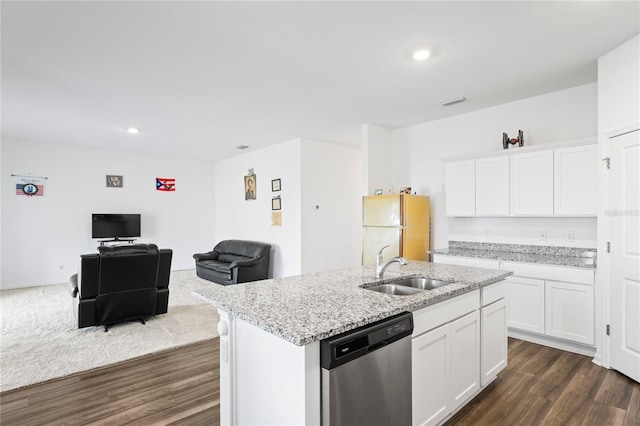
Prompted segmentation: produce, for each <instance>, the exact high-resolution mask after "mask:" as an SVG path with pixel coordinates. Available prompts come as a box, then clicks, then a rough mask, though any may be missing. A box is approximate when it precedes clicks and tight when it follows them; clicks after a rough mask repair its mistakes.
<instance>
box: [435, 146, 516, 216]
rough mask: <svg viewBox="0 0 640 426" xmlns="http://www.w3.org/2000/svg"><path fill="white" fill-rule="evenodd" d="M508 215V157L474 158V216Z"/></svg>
mask: <svg viewBox="0 0 640 426" xmlns="http://www.w3.org/2000/svg"><path fill="white" fill-rule="evenodd" d="M447 195H448V194H447ZM508 215H509V157H508V156H506V155H505V156H501V157H489V158H481V159H478V160H476V216H508Z"/></svg>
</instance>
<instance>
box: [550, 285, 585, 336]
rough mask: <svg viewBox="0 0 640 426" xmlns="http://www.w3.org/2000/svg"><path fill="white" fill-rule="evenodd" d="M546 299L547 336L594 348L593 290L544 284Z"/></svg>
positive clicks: (581, 286) (576, 286)
mask: <svg viewBox="0 0 640 426" xmlns="http://www.w3.org/2000/svg"><path fill="white" fill-rule="evenodd" d="M545 298H546V318H545V328H546V333H547V334H548V335H549V336H553V337H559V338H561V339H568V340H573V341H576V342H580V343H586V344H588V345H593V344H594V301H593V287H592V286H590V285H582V284H573V283H564V282H556V281H547V282H546V295H545Z"/></svg>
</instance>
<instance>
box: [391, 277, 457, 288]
mask: <svg viewBox="0 0 640 426" xmlns="http://www.w3.org/2000/svg"><path fill="white" fill-rule="evenodd" d="M390 284H395V285H399V286H407V287H411V288H416V289H421V290H433V289H435V288H438V287H443V286H445V285H449V284H453V281H441V280H434V279H433V278H425V277H408V278H399V279H397V280H393V281H392V282H391V283H390Z"/></svg>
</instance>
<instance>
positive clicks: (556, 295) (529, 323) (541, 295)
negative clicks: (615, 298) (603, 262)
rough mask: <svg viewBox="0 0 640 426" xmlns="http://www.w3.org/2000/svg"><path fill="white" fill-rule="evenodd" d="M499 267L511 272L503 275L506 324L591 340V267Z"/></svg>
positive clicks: (582, 341) (589, 342)
mask: <svg viewBox="0 0 640 426" xmlns="http://www.w3.org/2000/svg"><path fill="white" fill-rule="evenodd" d="M501 268H502V269H510V270H512V271H513V272H514V276H511V277H508V278H507V281H508V283H509V327H510V328H512V329H515V330H523V331H528V332H533V333H537V334H540V335H544V336H550V337H554V338H558V339H563V340H567V341H569V342H575V343H580V344H584V345H589V346H592V345H594V344H595V302H594V272H593V271H592V270H587V269H582V270H580V269H571V268H561V267H553V266H538V265H535V266H534V265H524V264H516V263H507V262H504V263H503V265H501ZM523 275H524V276H523ZM530 277H535V278H530Z"/></svg>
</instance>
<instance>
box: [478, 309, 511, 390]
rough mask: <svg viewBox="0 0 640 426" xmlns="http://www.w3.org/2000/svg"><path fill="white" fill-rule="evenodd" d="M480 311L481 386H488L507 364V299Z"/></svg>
mask: <svg viewBox="0 0 640 426" xmlns="http://www.w3.org/2000/svg"><path fill="white" fill-rule="evenodd" d="M480 312H481V313H480V324H481V325H482V333H481V336H480V342H482V352H481V355H480V360H481V361H480V371H481V376H480V386H486V385H488V384H489V383H490V382H491V381H493V379H494V378H495V377H496V376H497V375H498V373H499V372H500V371H502V370H503V369H504V368H505V367H506V366H507V356H508V340H507V317H508V313H507V299H505V298H503V299H500V300H498V301H497V302H493V303H492V304H490V305H488V306H483V307H482V309H480Z"/></svg>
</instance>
